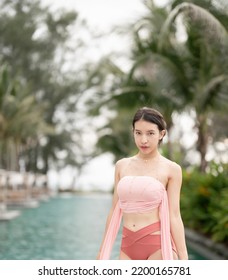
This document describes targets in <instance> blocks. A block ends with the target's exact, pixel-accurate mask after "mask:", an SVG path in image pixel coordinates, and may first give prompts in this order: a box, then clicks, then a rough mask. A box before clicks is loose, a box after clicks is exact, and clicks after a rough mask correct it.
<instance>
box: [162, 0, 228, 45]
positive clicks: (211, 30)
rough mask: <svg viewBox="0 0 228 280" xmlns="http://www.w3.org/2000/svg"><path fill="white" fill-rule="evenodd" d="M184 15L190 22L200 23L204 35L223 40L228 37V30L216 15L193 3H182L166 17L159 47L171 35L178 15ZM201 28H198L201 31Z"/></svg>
mask: <svg viewBox="0 0 228 280" xmlns="http://www.w3.org/2000/svg"><path fill="white" fill-rule="evenodd" d="M179 15H182V16H183V17H184V18H185V19H186V20H188V21H189V24H190V25H192V24H198V25H200V27H203V28H202V32H203V35H204V36H207V37H210V38H213V39H215V40H217V41H223V40H224V38H226V37H227V30H226V28H225V27H224V26H223V25H222V24H221V22H220V21H219V20H217V18H216V17H214V16H213V15H212V14H211V13H210V12H208V11H207V10H206V9H204V8H202V7H200V6H197V5H195V4H192V3H186V2H184V3H181V4H179V5H177V6H176V7H175V8H174V9H173V10H172V11H171V13H170V14H169V16H168V18H167V19H166V21H165V23H164V25H163V27H162V31H161V36H160V41H159V49H162V48H163V46H164V45H165V43H166V42H167V38H168V36H169V35H170V29H171V27H172V25H173V24H174V23H175V20H176V18H177V16H179ZM200 29H201V28H199V29H198V30H199V31H200Z"/></svg>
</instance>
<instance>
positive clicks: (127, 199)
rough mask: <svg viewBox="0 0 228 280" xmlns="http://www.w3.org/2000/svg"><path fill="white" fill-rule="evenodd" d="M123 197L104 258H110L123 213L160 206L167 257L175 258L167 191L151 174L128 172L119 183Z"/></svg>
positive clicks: (107, 239) (106, 237) (121, 197)
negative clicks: (135, 174)
mask: <svg viewBox="0 0 228 280" xmlns="http://www.w3.org/2000/svg"><path fill="white" fill-rule="evenodd" d="M117 193H118V196H119V200H118V202H117V204H116V206H115V209H114V211H113V215H112V217H111V220H110V224H109V226H108V229H107V232H106V235H105V239H104V242H103V245H102V248H101V252H100V258H99V259H100V260H108V259H110V256H111V252H112V247H113V244H114V242H115V239H116V236H117V234H118V231H119V228H120V224H121V220H122V215H123V213H147V212H151V211H152V210H153V209H155V208H159V217H160V223H161V251H162V258H163V260H173V252H172V243H171V233H170V218H169V206H168V198H167V192H166V189H165V187H164V186H163V184H162V183H161V182H160V181H158V180H157V179H155V178H153V177H151V176H125V177H123V178H122V179H120V181H119V183H118V185H117Z"/></svg>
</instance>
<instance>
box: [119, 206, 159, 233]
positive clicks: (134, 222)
mask: <svg viewBox="0 0 228 280" xmlns="http://www.w3.org/2000/svg"><path fill="white" fill-rule="evenodd" d="M159 220H160V217H159V210H158V208H156V209H154V210H151V211H150V212H146V213H124V212H123V226H124V227H126V228H128V229H130V230H132V231H135V230H138V229H140V228H143V227H145V226H147V225H150V224H153V223H155V222H158V221H159Z"/></svg>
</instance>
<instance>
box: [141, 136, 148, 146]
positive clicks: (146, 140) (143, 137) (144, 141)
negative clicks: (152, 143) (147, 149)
mask: <svg viewBox="0 0 228 280" xmlns="http://www.w3.org/2000/svg"><path fill="white" fill-rule="evenodd" d="M141 142H142V144H146V143H147V142H148V139H147V136H146V135H142V139H141Z"/></svg>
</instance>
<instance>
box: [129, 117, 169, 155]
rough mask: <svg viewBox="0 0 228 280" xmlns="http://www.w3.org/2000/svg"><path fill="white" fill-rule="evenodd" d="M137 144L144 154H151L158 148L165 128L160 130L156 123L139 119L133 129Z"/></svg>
mask: <svg viewBox="0 0 228 280" xmlns="http://www.w3.org/2000/svg"><path fill="white" fill-rule="evenodd" d="M133 133H134V139H135V144H136V146H137V148H138V149H139V151H140V152H141V153H143V154H149V153H151V152H153V151H154V150H156V149H157V148H158V144H159V141H160V140H161V139H162V138H163V136H164V135H165V130H162V131H159V129H158V126H157V125H156V124H154V123H151V122H148V121H145V120H139V121H137V122H135V127H134V130H133Z"/></svg>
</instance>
